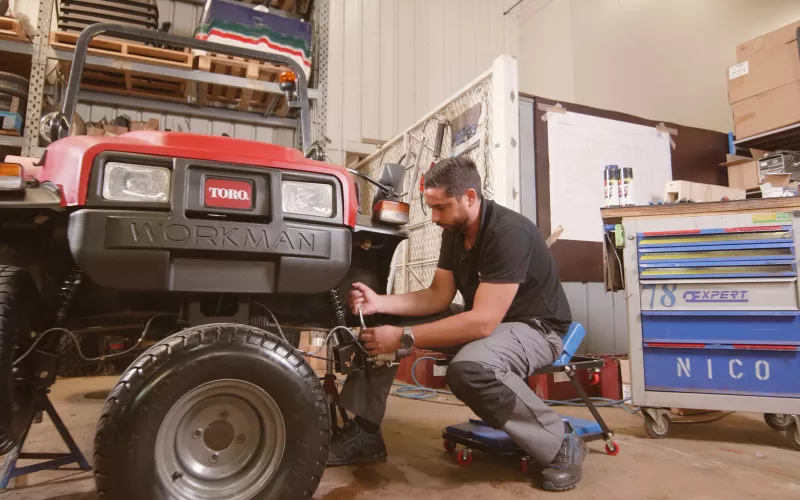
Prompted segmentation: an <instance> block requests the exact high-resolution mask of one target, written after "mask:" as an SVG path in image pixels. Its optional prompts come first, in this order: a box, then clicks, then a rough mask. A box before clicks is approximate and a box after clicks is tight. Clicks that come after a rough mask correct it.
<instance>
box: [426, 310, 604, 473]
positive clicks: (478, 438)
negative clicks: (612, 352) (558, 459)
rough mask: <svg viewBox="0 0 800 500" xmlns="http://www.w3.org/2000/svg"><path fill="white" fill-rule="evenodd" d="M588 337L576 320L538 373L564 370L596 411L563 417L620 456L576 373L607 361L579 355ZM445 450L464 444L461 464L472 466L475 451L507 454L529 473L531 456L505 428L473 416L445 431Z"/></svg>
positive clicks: (582, 396)
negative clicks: (557, 354)
mask: <svg viewBox="0 0 800 500" xmlns="http://www.w3.org/2000/svg"><path fill="white" fill-rule="evenodd" d="M585 336H586V330H585V329H584V328H583V326H582V325H581V324H580V323H572V325H571V326H570V328H569V330H568V331H567V334H566V335H565V336H564V349H563V351H562V353H561V356H560V357H559V358H558V359H557V360H556V361H555V362H554V363H553V364H552V365H550V366H548V367H545V368H542V369H540V370H537V371H536V373H535V374H537V375H538V374H544V373H555V372H563V373H565V374H566V375H567V377H568V378H569V381H570V382H571V383H572V386H573V387H575V390H576V391H577V392H578V395H579V396H580V397H581V399H582V400H583V402H584V404H586V407H587V408H589V411H590V412H591V413H592V416H593V417H594V418H595V421H594V422H593V421H591V420H586V419H582V418H577V417H569V416H562V417H561V418H562V419H563V420H564V421H565V422H566V423H567V424H569V425H570V426H571V427H572V428H573V429H575V432H576V433H577V434H578V435H579V436H581V439H583V440H584V441H594V440H598V439H603V440H605V442H606V453H608V454H609V455H616V454H617V453H619V444H617V443H616V442H615V441H614V434H613V432H611V430H610V429H609V428H608V426H607V425H606V423H605V421H604V420H603V417H602V416H600V413H599V412H598V411H597V408H595V406H594V404H593V403H592V400H591V399H590V398H589V396H588V395H587V394H586V391H585V390H584V389H583V387H582V386H581V385H580V383H578V382H577V381H576V380H575V373H576V372H577V371H579V370H591V369H596V368H600V367H602V366H603V363H605V361H604V360H602V359H597V358H590V357H582V356H575V352H576V351H577V350H578V347H580V345H581V342H583V339H584V337H585ZM442 438H443V439H444V448H445V450H447V451H449V452H452V451H455V449H456V446H457V445H461V446H463V448H462V449H461V451H460V452H459V453H458V455H457V459H458V463H459V464H461V465H465V466H466V465H469V464H470V463H472V454H473V451H474V450H478V451H482V452H487V453H492V454H496V455H506V456H511V457H516V458H519V460H520V470H521V471H522V472H527V470H528V462H529V461H530V458H529V457H528V456H527V455H526V453H525V451H524V450H522V448H520V447H519V446H517V444H516V443H515V442H514V441H513V440H512V439H511V438H510V437H509V436H508V434H506V433H505V432H503V431H502V430H498V429H494V428H492V427H490V426H488V425H486V423H484V422H482V421H480V420H474V419H470V420H469V421H468V422H464V423H461V424H457V425H450V426H448V427H445V428H444V430H442Z"/></svg>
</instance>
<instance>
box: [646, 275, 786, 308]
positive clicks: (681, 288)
mask: <svg viewBox="0 0 800 500" xmlns="http://www.w3.org/2000/svg"><path fill="white" fill-rule="evenodd" d="M639 290H640V292H641V308H642V311H643V312H644V311H707V310H716V311H720V310H724V311H740V310H750V311H760V310H765V311H770V310H772V311H786V310H790V311H791V310H798V299H797V280H796V278H772V279H770V280H768V281H766V280H742V279H739V280H670V281H669V282H663V281H654V280H648V281H642V282H640V285H639Z"/></svg>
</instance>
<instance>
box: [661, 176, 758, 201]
mask: <svg viewBox="0 0 800 500" xmlns="http://www.w3.org/2000/svg"><path fill="white" fill-rule="evenodd" d="M723 198H727V199H729V200H744V199H745V198H747V192H746V191H745V189H744V188H733V187H727V186H716V185H714V184H702V183H700V182H689V181H670V182H668V183H667V188H666V191H665V193H664V201H668V202H677V201H680V200H683V199H686V200H691V201H695V202H698V203H702V202H706V201H722V200H723Z"/></svg>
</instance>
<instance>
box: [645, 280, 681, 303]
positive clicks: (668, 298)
mask: <svg viewBox="0 0 800 500" xmlns="http://www.w3.org/2000/svg"><path fill="white" fill-rule="evenodd" d="M642 288H643V290H644V291H645V292H647V291H650V307H649V308H650V309H652V308H653V306H654V305H655V301H656V288H657V285H653V284H650V285H644V286H643V287H642ZM677 289H678V285H676V284H672V285H661V292H660V293H659V294H658V295H659V301H660V302H661V305H662V306H664V307H672V306H674V305H675V302H676V299H675V293H674V292H675V290H677Z"/></svg>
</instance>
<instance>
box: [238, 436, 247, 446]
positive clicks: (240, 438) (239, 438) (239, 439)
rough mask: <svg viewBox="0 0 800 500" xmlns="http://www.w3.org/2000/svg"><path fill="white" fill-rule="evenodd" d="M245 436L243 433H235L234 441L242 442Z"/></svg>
mask: <svg viewBox="0 0 800 500" xmlns="http://www.w3.org/2000/svg"><path fill="white" fill-rule="evenodd" d="M245 438H246V436H245V435H244V434H237V435H236V442H237V443H239V444H241V443H244V440H245Z"/></svg>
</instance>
